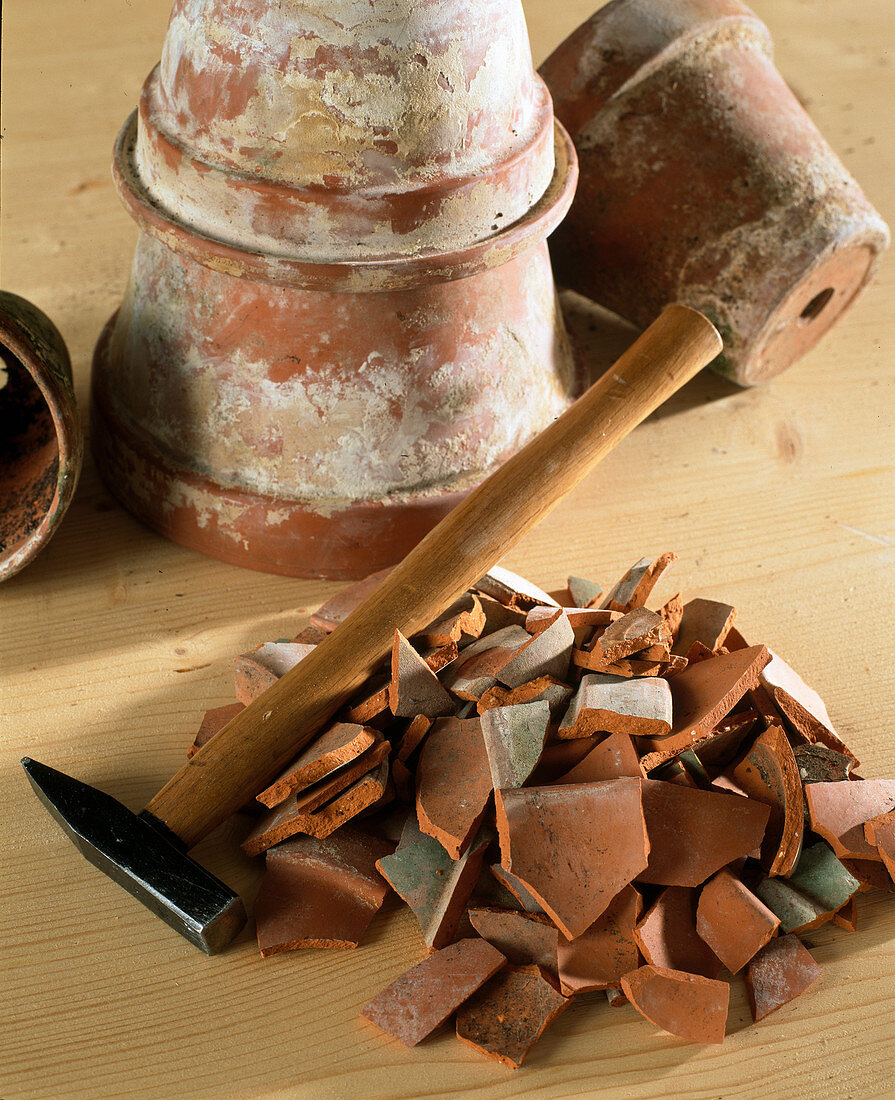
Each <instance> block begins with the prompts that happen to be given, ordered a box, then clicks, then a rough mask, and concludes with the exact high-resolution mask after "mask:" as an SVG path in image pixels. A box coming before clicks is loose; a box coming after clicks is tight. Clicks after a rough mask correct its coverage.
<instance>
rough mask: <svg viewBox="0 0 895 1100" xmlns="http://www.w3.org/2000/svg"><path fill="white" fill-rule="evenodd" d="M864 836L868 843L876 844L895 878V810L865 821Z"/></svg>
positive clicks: (887, 868)
mask: <svg viewBox="0 0 895 1100" xmlns="http://www.w3.org/2000/svg"><path fill="white" fill-rule="evenodd" d="M864 837H865V839H866V840H867V843H868V844H873V845H875V847H876V850H877V851H878V852H879V854H880V858H881V859H882V861H883V863H884V864H885V865H886V870H887V871H888V872H889V874H890V875H892V876H893V878H895V812H892V811H890V812H889V813H885V814H880V815H879V816H878V817H874V818H871V819H870V821H865V822H864Z"/></svg>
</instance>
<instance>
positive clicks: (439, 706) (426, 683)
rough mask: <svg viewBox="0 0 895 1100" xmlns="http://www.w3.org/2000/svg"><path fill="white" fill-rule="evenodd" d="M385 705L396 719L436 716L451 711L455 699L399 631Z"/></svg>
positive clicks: (396, 635) (451, 712)
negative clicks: (386, 704) (419, 715)
mask: <svg viewBox="0 0 895 1100" xmlns="http://www.w3.org/2000/svg"><path fill="white" fill-rule="evenodd" d="M388 705H389V708H390V710H391V712H392V714H394V715H395V717H396V718H415V717H416V716H417V715H418V714H422V715H424V716H425V717H426V718H438V717H439V716H441V715H444V714H453V712H454V710H455V709H456V702H455V700H454V698H453V696H452V695H451V694H450V693H449V692H448V691H447V690H446V689H445V688H444V687H443V686H442V684H441V681H440V680H439V679H438V677H437V676H436V675H435V673H434V672H433V671H432V670H431V669H430V668H429V666H428V665H427V664H426V662H425V661H424V660H423V658H422V657H421V656H420V655H419V654H418V653H417V651H416V650H415V649H414V648H413V646H412V645H411V644H410V642H408V641H407V639H406V638H405V637H404V635H403V634H402V633H401V632H400V630H396V631H395V641H394V644H393V645H392V678H391V681H390V682H389V685H388Z"/></svg>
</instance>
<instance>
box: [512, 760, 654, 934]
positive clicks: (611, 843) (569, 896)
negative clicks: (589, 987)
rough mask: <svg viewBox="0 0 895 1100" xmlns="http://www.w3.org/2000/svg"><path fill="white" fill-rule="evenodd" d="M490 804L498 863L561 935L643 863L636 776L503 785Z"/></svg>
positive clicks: (597, 909) (586, 918)
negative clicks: (505, 787)
mask: <svg viewBox="0 0 895 1100" xmlns="http://www.w3.org/2000/svg"><path fill="white" fill-rule="evenodd" d="M495 804H496V809H497V829H498V834H499V836H500V852H501V864H502V865H503V866H504V867H506V868H507V870H508V871H510V872H511V873H512V874H513V875H516V876H517V877H518V878H519V879H521V880H522V883H523V885H524V886H525V887H526V888H527V889H528V890H529V891H530V892H531V893H532V895H533V896H534V898H535V899H536V900H537V902H538V903H539V904H540V905H541V907H542V908H543V909H544V911H545V912H546V913H547V915H548V916H549V917H550V918H551V919H552V920H553V921H554V922H555V924H556V925H557V927H558V928H559V929H560V931H561V932H562V933H563V935H564V936H565V937H566V939H570V940H571V939H574V938H575V937H576V936H580V935H581V933H582V932H584V931H585V930H586V929H588V928H589V927H590V926H591V925H592V924H593V923H594V921H595V920H596V919H597V917H599V916H600V914H601V913H603V912H604V911H605V910H606V908H607V907H608V906H609V903H610V902H611V901H612V899H613V898H614V897H615V895H616V894H617V893H618V892H619V891H620V890H621V889H622V887H624V886H626V885H627V884H628V883H629V882H631V881H632V880H633V879H634V878H635V877H636V876H637V875H638V874H639V873H640V872H641V871H642V870H643V869H644V868H645V867H646V866H647V853H648V850H649V846H648V842H647V836H646V828H645V826H644V823H643V814H642V811H641V799H640V780H639V779H613V780H610V781H609V782H606V783H586V784H571V785H564V786H557V787H527V788H522V789H519V790H500V791H495ZM596 853H599V856H597V855H596Z"/></svg>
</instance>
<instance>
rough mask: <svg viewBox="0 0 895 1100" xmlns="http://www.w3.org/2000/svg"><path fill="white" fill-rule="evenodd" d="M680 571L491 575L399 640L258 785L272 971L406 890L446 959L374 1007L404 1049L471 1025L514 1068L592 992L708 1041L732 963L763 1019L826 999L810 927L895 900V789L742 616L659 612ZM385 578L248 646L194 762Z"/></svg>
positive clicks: (424, 967)
mask: <svg viewBox="0 0 895 1100" xmlns="http://www.w3.org/2000/svg"><path fill="white" fill-rule="evenodd" d="M673 560H674V555H673V554H666V555H663V556H662V557H660V558H658V559H656V560H655V561H650V560H648V559H643V560H642V561H640V562H638V563H637V564H636V565H634V566H633V567H632V568H631V569H630V570H629V571H628V572H627V573H626V575H625V576H624V577H623V578H622V580H621V581H619V583H618V584H616V585H615V587H614V588H613V589H612V590H611V591H610V592H609V594H608V596H606V597H605V598H603V596H602V593H601V592H600V590H599V586H597V585H595V584H593V583H591V582H589V581H586V580H583V579H581V578H576V577H571V578H569V582H568V589H567V590H565V591H564V592H562V593H559V594H558V598H554V597H553V596H551V595H548V594H547V593H545V592H542V591H541V590H540V589H538V588H536V587H535V586H533V585H531V584H530V583H529V582H527V581H525V580H524V579H522V578H520V577H517V576H515V575H514V574H511V573H508V572H507V571H505V570H502V569H495V570H493V571H492V572H491V573H490V574H488V575H487V576H486V577H484V578H482V580H481V581H480V582H479V583H478V584H477V585H476V586H475V588H474V589H473V590H471V591H470V592H468V593H467V594H465V595H464V596H463V597H462V598H461V599H459V600H458V601H457V602H456V603H455V604H454V605H453V606H452V607H450V608H448V609H447V610H446V611H445V612H444V614H443V615H442V616H441V617H440V618H439V619H438V620H437V621H436V622H434V623H432V624H431V625H430V626H428V627H427V628H426V629H425V630H424V631H422V632H421V633H420V634H419V635H418V636H415V637H413V638H410V639H406V638H404V637H403V636H402V635H401V634H398V633H396V636H395V642H394V648H393V651H392V654H391V661H390V663H389V664H388V665H387V666H385V667H383V669H382V671H381V675H380V676H379V677H378V678H375V679H374V680H373V681H371V682H369V683H368V684H367V685H366V686H365V688H364V690H363V691H361V692H360V693H359V694H358V696H357V697H356V698H355V699H354V700H352V701H351V702H350V703H349V704H348V705H347V706H346V707H345V708H344V710H343V712H342V713H341V714H339V715H338V716H337V717H336V719H335V720H334V721H333V722H332V723H331V724H330V725H329V726H328V727H327V728H326V729H324V730H323V731H322V732H321V734H320V735H319V736H318V737H317V739H316V740H315V741H314V742H313V743H312V744H311V745H309V746H308V747H307V748H306V749H305V750H304V751H303V752H302V754H301V755H300V756H299V757H298V758H297V759H296V760H295V761H294V762H293V764H291V765H290V766H289V767H288V768H287V769H286V771H285V772H284V773H283V774H282V775H281V776H280V777H279V778H278V779H277V780H276V782H275V783H273V784H272V785H271V786H270V787H269V788H268V789H267V790H265V791H262V792H261V794H259V796H258V803H259V804H260V805H259V807H257V808H258V809H261V810H262V811H263V812H262V815H261V816H259V817H258V818H257V820H256V822H255V824H254V827H253V828H252V829H251V831H250V832H249V834H248V836H247V838H246V840H245V843H244V848H245V850H246V852H248V853H249V854H251V855H258V854H261V853H263V852H265V853H266V863H267V871H266V875H265V878H264V881H263V883H262V887H261V891H260V894H259V896H258V901H257V905H256V909H255V918H256V925H257V934H258V943H259V946H260V949H261V953H262V955H272V954H274V953H277V952H281V951H287V950H292V949H296V948H307V947H317V948H321V947H323V948H326V947H329V948H333V947H341V948H344V947H355V946H357V944H358V943H359V942H360V941H361V939H362V937H363V935H364V933H365V931H366V929H367V927H368V925H369V924H370V921H371V920H372V918H373V916H374V915H375V913H376V912H377V911H378V910H379V909H380V907H381V906H382V904H383V901H384V900H385V898H386V896H387V894H388V891H389V889H391V890H394V891H395V892H396V893H397V894H398V895H400V897H401V898H402V899H403V900H404V901H405V902H406V903H407V905H408V906H409V907H410V908H411V910H412V911H413V913H414V915H415V917H416V919H417V920H418V922H419V927H420V931H421V934H422V938H423V941H424V942H425V945H426V947H427V948H428V949H429V952H430V954H429V956H428V958H426V959H424V961H422V962H421V963H419V964H418V965H417V966H415V967H413V968H412V969H411V970H409V971H407V972H406V973H405V974H403V975H402V976H401V977H399V978H398V979H397V981H395V982H394V984H392V985H391V986H389V987H388V988H387V989H385V990H383V991H382V992H381V993H379V994H378V996H376V997H374V998H373V1000H372V1001H370V1002H369V1004H367V1005H366V1006H365V1008H364V1009H363V1016H364V1017H366V1019H368V1020H370V1021H372V1022H373V1023H375V1024H377V1025H378V1026H379V1027H380V1028H382V1029H383V1030H384V1031H386V1032H388V1033H389V1034H390V1035H392V1036H394V1037H395V1038H397V1039H399V1040H400V1041H401V1042H403V1043H405V1044H406V1045H408V1046H413V1045H415V1044H416V1043H418V1042H419V1041H420V1040H422V1039H424V1038H425V1037H426V1036H427V1035H429V1034H430V1033H431V1032H432V1031H434V1030H435V1029H436V1028H437V1027H439V1026H440V1025H441V1024H443V1023H444V1022H445V1021H446V1020H447V1019H448V1017H449V1016H451V1014H453V1013H456V1033H457V1037H458V1038H459V1039H460V1040H462V1041H463V1042H464V1043H466V1044H468V1045H469V1046H472V1047H474V1048H476V1049H477V1050H479V1051H481V1052H483V1053H484V1054H486V1055H488V1056H490V1057H492V1058H495V1059H497V1060H498V1061H500V1062H503V1063H504V1064H506V1065H510V1066H518V1065H520V1064H521V1062H522V1060H523V1058H524V1057H525V1055H526V1054H527V1052H528V1050H529V1049H530V1048H531V1046H532V1044H533V1043H534V1042H535V1040H536V1039H537V1038H538V1037H539V1036H540V1035H541V1034H542V1032H543V1031H544V1030H545V1028H546V1027H547V1026H548V1025H549V1024H550V1023H551V1021H552V1020H554V1019H555V1018H556V1016H557V1015H558V1014H559V1013H560V1012H562V1011H563V1009H565V1008H566V1007H567V1006H568V1005H569V1004H570V1003H571V1001H572V999H573V998H575V997H577V996H579V995H581V994H584V993H588V992H592V991H605V994H606V996H608V998H609V1001H610V1003H611V1004H613V1005H624V1004H630V1005H631V1006H632V1007H633V1008H634V1009H636V1010H637V1012H639V1013H640V1014H641V1015H643V1016H644V1017H646V1019H648V1020H649V1021H651V1022H652V1023H653V1024H655V1025H656V1026H657V1027H659V1028H662V1029H664V1030H665V1031H666V1032H670V1033H671V1034H673V1035H675V1036H678V1037H681V1038H684V1039H688V1040H692V1041H697V1042H706V1043H720V1042H721V1041H722V1040H723V1038H724V1034H725V1024H726V1020H727V1010H728V999H729V990H730V986H729V982H728V981H727V980H723V978H722V974H725V973H726V975H727V977H728V978H729V977H730V976H731V975H737V974H742V975H743V976H744V977H745V981H746V985H747V988H748V993H749V998H750V1002H751V1006H752V1013H753V1016H754V1019H755V1020H756V1021H758V1020H761V1019H763V1018H764V1017H765V1016H767V1015H768V1014H769V1013H771V1012H773V1011H774V1010H775V1009H777V1008H779V1007H780V1006H781V1005H783V1004H786V1003H787V1002H789V1001H791V1000H792V999H793V998H795V997H797V996H798V995H799V994H801V993H803V992H804V991H805V990H807V989H808V988H809V987H810V986H811V985H813V983H814V982H815V981H816V980H817V978H818V976H819V974H820V968H819V967H818V965H817V963H816V962H815V961H814V959H813V958H812V956H811V954H810V952H809V951H808V950H807V948H806V947H805V946H804V945H803V943H802V942H801V940H800V939H799V934H801V933H805V932H809V931H810V930H812V929H815V928H817V927H818V926H819V925H822V924H824V923H826V922H827V921H834V922H835V923H836V924H838V925H839V926H841V927H842V928H845V929H850V930H853V929H854V927H855V895H856V894H857V893H858V892H860V891H862V890H866V889H871V888H879V889H884V890H890V891H891V890H895V883H893V876H895V780H871V779H862V778H861V777H860V776H859V775H858V774H857V773H856V772H855V767H856V766H857V763H858V762H857V760H856V759H855V757H854V756H853V754H852V753H851V751H850V750H849V749H848V748H847V747H846V746H845V745H844V744H843V743H842V741H840V739H839V738H838V737H837V736H836V733H835V732H834V730H833V728H832V726H831V723H830V719H829V716H828V714H827V711H826V708H825V707H824V705H823V703H822V702H821V700H820V698H819V697H818V696H817V694H816V693H815V692H813V691H812V690H811V689H810V688H809V687H808V686H807V685H806V684H805V683H804V682H803V681H802V680H801V679H800V678H799V676H798V675H797V674H796V673H795V672H794V671H793V670H792V669H791V668H790V667H789V665H787V664H786V663H785V662H784V661H783V660H782V659H781V658H780V657H777V656H776V655H775V654H773V653H772V652H771V651H770V650H768V649H767V648H766V647H765V646H763V645H748V644H747V643H746V641H745V640H744V639H743V637H742V635H741V634H740V633H739V632H738V631H737V629H736V628H735V627H734V625H733V622H734V618H735V615H736V612H735V610H734V609H733V608H732V607H730V606H728V605H726V604H722V603H718V602H716V601H712V600H705V599H693V600H690V601H689V602H687V603H684V602H683V601H682V600H681V598H680V597H679V596H675V597H674V598H672V599H671V600H669V601H668V602H667V603H666V604H665V605H664V606H662V607H660V608H658V609H657V610H648V609H647V608H646V606H645V605H646V603H647V602H648V601H649V599H650V596H651V592H652V589H653V587H654V585H655V583H656V581H657V580H658V578H659V576H660V575H661V574H662V572H663V571H664V570H665V569H666V568H667V566H668V565H669V564H670V563H671V562H672V561H673ZM380 579H381V575H378V576H374V577H371V578H368V580H367V581H364V582H361V583H359V584H357V585H354V586H353V587H352V588H349V589H347V590H345V591H344V592H342V593H340V594H339V595H338V596H337V597H335V598H334V599H333V600H331V601H330V602H329V603H327V604H325V605H324V606H323V607H322V608H321V609H320V610H319V611H318V612H317V614H316V615H315V616H314V617H313V618H312V620H311V625H310V626H309V627H308V628H307V629H306V630H305V631H303V632H302V633H301V634H300V635H299V636H298V637H297V638H296V639H294V640H292V641H288V642H269V643H266V644H264V645H261V646H259V647H258V648H257V649H255V650H253V651H252V652H251V653H248V654H244V655H242V656H240V657H239V658H237V660H236V694H237V699H238V701H237V702H236V703H234V704H232V705H231V706H228V707H221V708H218V709H217V710H215V711H210V712H209V713H208V714H207V715H206V716H205V721H204V722H203V724H202V728H201V730H200V733H199V736H198V737H197V740H196V744H195V745H194V746H193V749H192V750H191V751H195V749H196V748H197V747H198V746H199V745H200V744H202V743H204V742H205V741H206V740H207V739H208V738H209V737H211V736H213V735H214V733H215V732H216V730H217V729H219V728H220V727H221V726H222V725H223V724H224V723H225V722H226V721H227V720H229V718H230V717H231V716H232V715H233V714H234V713H235V712H236V711H238V710H239V709H240V707H242V706H243V705H245V704H246V703H248V702H249V701H251V700H252V699H253V698H255V697H256V696H257V695H258V694H260V693H261V692H262V691H263V690H264V689H265V688H266V687H268V686H269V685H270V684H271V683H273V681H274V680H276V679H277V677H279V676H281V675H283V674H284V673H285V672H286V671H287V670H288V669H289V668H291V667H293V666H294V664H295V663H296V662H297V661H299V660H301V658H302V656H304V655H305V654H306V653H307V652H309V649H310V648H311V647H312V646H313V645H314V644H315V643H316V642H318V641H319V640H320V638H321V637H322V636H323V635H324V634H325V633H327V632H329V631H331V630H333V629H335V628H336V627H337V626H338V625H339V623H340V622H342V621H343V620H344V619H345V618H346V617H347V615H348V614H349V612H350V611H351V610H352V608H353V607H355V606H356V605H357V604H358V603H359V602H360V601H361V600H362V599H363V598H364V597H365V596H366V595H367V594H368V593H369V592H370V591H371V590H372V589H373V588H374V587H375V586H376V584H377V583H378V581H379V580H380ZM349 821H350V824H346V822H349Z"/></svg>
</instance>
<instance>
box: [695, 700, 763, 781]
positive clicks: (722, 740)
mask: <svg viewBox="0 0 895 1100" xmlns="http://www.w3.org/2000/svg"><path fill="white" fill-rule="evenodd" d="M759 718H760V715H759V713H758V711H757V710H755V709H754V708H753V707H748V708H746V709H745V710H739V711H733V712H732V713H731V714H728V715H726V716H725V717H724V718H722V719H721V721H720V722H719V723H718V725H717V726H715V728H714V730H712V736H711V737H710V738H709V739H708V740H706V741H703V742H702V744H701V745H700V746H699V751H698V756H699V759H700V761H701V762H702V763H703V764H708V765H710V766H712V767H715V768H723V767H725V766H726V765H727V764H729V763H731V761H733V760H734V758H735V757H736V756H737V753H738V752H739V751H740V749H741V747H742V745H743V743H744V742H745V740H746V738H747V737H748V736H749V734H750V733H751V732H752V730H753V729H754V728H755V724H756V722H757V721H758V720H759Z"/></svg>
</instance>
